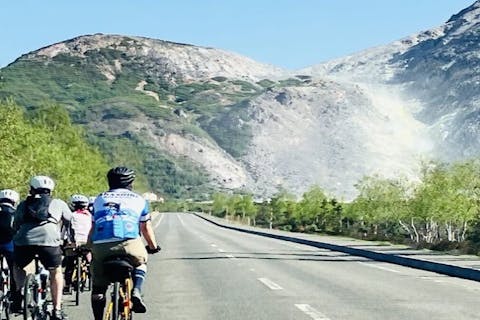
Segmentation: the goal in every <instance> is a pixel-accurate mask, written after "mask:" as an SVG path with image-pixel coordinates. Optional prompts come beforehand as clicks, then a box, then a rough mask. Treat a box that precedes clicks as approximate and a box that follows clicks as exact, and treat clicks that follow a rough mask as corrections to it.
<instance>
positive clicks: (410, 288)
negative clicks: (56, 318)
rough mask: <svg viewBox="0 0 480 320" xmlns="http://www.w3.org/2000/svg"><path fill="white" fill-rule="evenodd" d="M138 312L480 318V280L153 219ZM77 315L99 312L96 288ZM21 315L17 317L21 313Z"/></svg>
mask: <svg viewBox="0 0 480 320" xmlns="http://www.w3.org/2000/svg"><path fill="white" fill-rule="evenodd" d="M153 224H154V226H155V231H156V236H157V239H158V242H159V243H160V245H161V246H162V248H163V250H162V251H161V252H160V253H159V254H156V255H153V256H150V260H149V263H148V267H149V271H148V275H147V283H146V285H145V288H144V295H145V301H146V303H147V307H148V312H147V313H146V314H137V315H135V317H134V318H135V320H137V319H139V320H140V319H209V320H213V319H265V320H266V319H300V320H301V319H305V320H308V319H314V320H328V319H331V320H334V319H349V320H351V319H369V320H371V319H382V320H384V319H402V320H404V319H430V318H431V319H435V320H440V319H445V320H451V319H478V318H479V317H480V304H479V303H478V301H479V296H480V283H478V282H475V281H470V280H463V279H459V278H453V277H448V276H443V275H440V274H436V273H432V272H427V271H422V270H417V269H412V268H407V267H402V266H398V265H393V264H388V263H382V262H376V261H371V260H368V259H365V258H360V257H355V256H349V255H346V254H343V253H338V252H332V251H328V250H323V249H318V248H314V247H309V246H305V245H300V244H295V243H291V242H286V241H281V240H275V239H271V238H265V237H261V236H256V235H250V234H245V233H241V232H237V231H233V230H228V229H225V228H221V227H218V226H215V225H213V224H211V223H209V222H207V221H205V220H203V219H201V218H199V217H197V216H194V215H192V214H184V213H166V214H159V215H158V216H156V217H155V219H154V221H153ZM72 298H73V297H71V296H66V297H65V305H66V311H67V313H68V315H69V318H70V319H71V320H77V319H91V318H92V316H91V310H90V305H89V293H85V294H83V295H82V297H81V305H80V306H78V307H77V306H74V304H73V301H72ZM18 318H19V317H18Z"/></svg>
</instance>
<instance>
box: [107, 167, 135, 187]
mask: <svg viewBox="0 0 480 320" xmlns="http://www.w3.org/2000/svg"><path fill="white" fill-rule="evenodd" d="M107 179H108V186H109V187H110V189H117V188H130V187H131V184H132V182H133V180H135V171H133V170H131V169H128V168H127V167H116V168H112V169H110V170H109V171H108V173H107Z"/></svg>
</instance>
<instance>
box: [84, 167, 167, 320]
mask: <svg viewBox="0 0 480 320" xmlns="http://www.w3.org/2000/svg"><path fill="white" fill-rule="evenodd" d="M107 179H108V185H109V187H110V189H109V190H108V191H106V192H104V193H102V194H100V195H99V196H98V197H97V198H96V199H95V202H94V204H93V227H92V231H91V232H90V236H89V242H91V246H92V255H93V260H92V265H91V266H92V274H93V278H92V280H93V286H92V300H91V303H92V310H93V315H94V318H95V320H100V319H102V317H103V310H104V308H105V302H106V297H105V294H106V290H107V288H108V284H109V283H108V279H107V277H106V276H105V273H106V270H104V268H103V262H104V261H105V260H107V259H108V258H110V257H114V256H119V255H122V256H127V257H128V259H129V262H130V263H132V264H133V266H134V267H135V269H134V271H133V290H132V303H133V307H132V311H133V312H136V313H145V312H146V306H145V304H144V302H143V300H142V296H141V289H142V285H143V282H144V280H145V275H146V272H147V265H146V263H147V253H151V254H153V253H156V252H158V251H160V247H159V246H158V245H157V241H156V239H155V235H154V232H153V228H152V225H151V221H150V213H149V209H148V202H147V201H146V200H145V199H144V198H142V197H141V196H140V195H138V194H136V193H135V192H133V191H131V189H132V183H133V181H134V180H135V173H134V171H133V170H130V169H128V168H126V167H116V168H112V169H110V171H109V172H108V174H107ZM140 234H141V235H143V237H144V238H145V241H146V242H147V246H146V247H145V246H144V245H143V242H142V239H141V237H140Z"/></svg>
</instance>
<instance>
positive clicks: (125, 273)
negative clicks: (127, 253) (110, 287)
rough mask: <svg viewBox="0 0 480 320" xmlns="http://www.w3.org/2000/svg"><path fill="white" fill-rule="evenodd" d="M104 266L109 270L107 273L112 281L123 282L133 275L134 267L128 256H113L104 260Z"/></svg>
mask: <svg viewBox="0 0 480 320" xmlns="http://www.w3.org/2000/svg"><path fill="white" fill-rule="evenodd" d="M103 267H104V268H105V270H108V272H106V273H105V274H106V275H107V277H108V278H109V280H110V281H111V282H121V281H123V280H125V279H126V278H128V277H130V276H131V273H132V271H133V269H134V267H133V266H132V264H131V263H130V262H129V261H128V257H112V258H108V259H107V260H105V261H104V262H103Z"/></svg>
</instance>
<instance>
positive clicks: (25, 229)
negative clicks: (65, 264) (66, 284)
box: [13, 176, 72, 320]
mask: <svg viewBox="0 0 480 320" xmlns="http://www.w3.org/2000/svg"><path fill="white" fill-rule="evenodd" d="M54 187H55V183H54V182H53V180H52V179H51V178H49V177H47V176H35V177H33V178H32V179H31V180H30V192H29V195H28V196H27V198H26V199H25V200H24V201H22V202H20V204H19V205H18V208H17V212H16V213H15V220H14V226H15V228H16V230H17V233H16V234H15V236H14V238H13V240H14V245H15V247H14V262H15V272H14V276H15V281H16V282H17V285H18V287H17V293H16V294H15V297H16V298H17V300H14V301H13V304H14V308H15V309H17V308H19V307H20V308H21V300H20V301H18V297H19V296H21V295H20V294H19V290H20V288H21V287H22V286H21V285H20V284H23V282H24V281H25V270H23V268H25V266H27V265H28V264H29V263H30V262H31V261H32V260H33V259H34V257H35V255H38V257H39V259H40V262H41V263H42V265H43V266H44V267H45V268H46V269H48V270H49V272H50V289H51V292H52V299H53V313H52V317H51V319H52V320H60V319H67V316H66V315H65V313H64V312H63V310H62V290H63V274H62V267H61V264H62V251H61V249H60V245H61V235H60V229H61V224H62V221H63V222H64V223H67V224H68V222H69V221H70V219H71V218H72V212H71V211H70V209H69V207H68V205H67V204H66V203H65V202H64V201H62V200H60V199H55V198H53V197H52V191H53V189H54Z"/></svg>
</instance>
